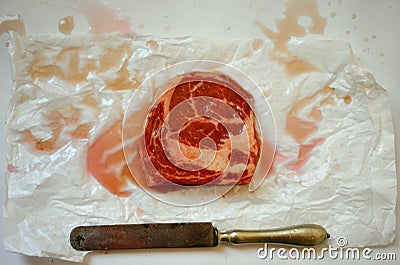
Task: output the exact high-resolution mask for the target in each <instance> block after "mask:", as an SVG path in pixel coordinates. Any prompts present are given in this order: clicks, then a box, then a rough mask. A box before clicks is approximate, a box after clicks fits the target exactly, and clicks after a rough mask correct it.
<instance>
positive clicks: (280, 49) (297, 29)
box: [255, 0, 327, 76]
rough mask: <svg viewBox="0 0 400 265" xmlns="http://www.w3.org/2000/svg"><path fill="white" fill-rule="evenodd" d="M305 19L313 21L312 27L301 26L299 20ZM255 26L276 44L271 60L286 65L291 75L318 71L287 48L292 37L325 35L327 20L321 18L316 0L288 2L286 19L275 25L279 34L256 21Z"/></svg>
mask: <svg viewBox="0 0 400 265" xmlns="http://www.w3.org/2000/svg"><path fill="white" fill-rule="evenodd" d="M304 17H306V18H307V17H308V18H310V19H311V21H312V24H311V26H309V27H303V26H301V25H300V23H299V19H300V18H304ZM255 24H256V26H258V27H259V28H260V29H261V30H262V31H263V33H264V34H265V35H266V36H267V37H268V38H269V39H271V40H272V41H273V43H274V49H273V50H272V52H271V54H270V56H271V59H272V60H275V61H277V62H280V63H281V64H283V65H285V67H286V70H287V73H288V74H289V75H291V76H296V75H299V74H302V73H307V72H313V71H318V68H317V67H315V66H314V65H312V64H310V63H309V62H307V61H305V60H303V59H301V58H299V57H297V56H295V55H293V54H291V53H290V51H289V50H288V48H287V43H288V41H289V40H290V38H291V37H303V36H305V35H306V34H308V33H313V34H323V33H324V31H325V27H326V24H327V20H326V18H324V17H322V16H320V14H319V10H318V5H317V2H316V1H315V0H292V1H288V2H287V3H286V10H285V12H284V18H282V19H278V20H277V21H276V23H275V24H276V27H277V29H278V32H274V31H273V30H271V29H270V28H268V27H266V26H265V25H263V24H262V23H261V22H259V21H256V22H255Z"/></svg>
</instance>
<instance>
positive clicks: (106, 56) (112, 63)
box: [29, 45, 143, 90]
mask: <svg viewBox="0 0 400 265" xmlns="http://www.w3.org/2000/svg"><path fill="white" fill-rule="evenodd" d="M84 54H85V48H83V47H67V48H63V49H59V48H55V49H52V48H48V49H45V50H40V51H36V52H34V59H33V62H32V64H31V65H30V67H29V74H30V76H31V77H32V79H44V80H49V79H51V78H54V77H58V78H60V79H62V80H64V81H67V82H69V83H72V84H78V83H82V82H86V81H87V79H88V76H89V74H90V73H96V74H98V75H99V76H101V78H102V80H103V82H104V84H105V86H106V88H108V89H112V90H126V89H136V88H138V87H139V86H140V85H141V83H142V81H143V77H142V76H140V75H139V74H138V73H134V74H133V75H131V73H130V72H129V71H128V68H127V65H128V62H129V58H130V56H131V54H132V51H131V49H130V47H129V46H126V45H121V46H118V47H113V48H106V49H104V50H103V51H102V53H101V55H100V56H99V57H98V58H96V59H88V58H87V57H86V56H83V55H84ZM49 55H51V56H49ZM110 71H111V72H112V73H113V75H112V77H107V75H106V74H105V73H109V72H110Z"/></svg>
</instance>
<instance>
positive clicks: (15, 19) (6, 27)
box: [0, 15, 26, 36]
mask: <svg viewBox="0 0 400 265" xmlns="http://www.w3.org/2000/svg"><path fill="white" fill-rule="evenodd" d="M8 31H15V32H18V33H19V34H21V35H22V36H25V35H26V29H25V23H24V20H23V19H22V17H21V16H20V15H17V16H2V17H0V35H2V34H3V33H5V32H8Z"/></svg>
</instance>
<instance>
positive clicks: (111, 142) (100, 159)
mask: <svg viewBox="0 0 400 265" xmlns="http://www.w3.org/2000/svg"><path fill="white" fill-rule="evenodd" d="M87 167H88V171H89V172H90V173H91V175H92V176H93V177H95V178H96V179H97V181H98V182H99V183H100V184H101V185H102V186H103V187H105V188H106V189H107V190H109V191H110V192H111V193H113V194H115V195H117V196H121V197H126V196H129V195H131V192H130V191H129V190H127V189H126V188H127V186H128V183H129V182H130V181H134V179H133V177H132V175H131V173H130V171H129V168H128V165H127V164H126V162H125V156H124V152H123V148H122V120H119V121H117V122H116V123H114V125H112V127H111V128H110V129H108V130H107V131H106V132H104V133H103V134H102V135H101V136H100V137H98V138H97V139H96V141H95V142H94V143H93V144H92V145H90V146H89V148H88V153H87Z"/></svg>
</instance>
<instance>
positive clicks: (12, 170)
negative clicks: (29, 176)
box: [7, 164, 19, 173]
mask: <svg viewBox="0 0 400 265" xmlns="http://www.w3.org/2000/svg"><path fill="white" fill-rule="evenodd" d="M7 171H8V172H10V173H18V172H19V170H18V167H16V166H14V165H13V164H8V165H7Z"/></svg>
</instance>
